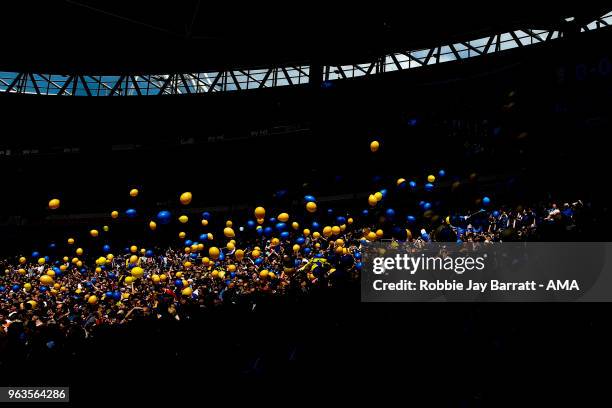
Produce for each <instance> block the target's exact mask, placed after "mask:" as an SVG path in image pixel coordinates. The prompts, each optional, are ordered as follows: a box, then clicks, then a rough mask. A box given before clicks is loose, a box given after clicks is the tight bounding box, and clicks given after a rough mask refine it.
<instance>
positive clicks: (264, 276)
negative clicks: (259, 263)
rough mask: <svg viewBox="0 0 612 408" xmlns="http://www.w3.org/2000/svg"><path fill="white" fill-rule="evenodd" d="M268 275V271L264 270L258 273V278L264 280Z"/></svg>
mask: <svg viewBox="0 0 612 408" xmlns="http://www.w3.org/2000/svg"><path fill="white" fill-rule="evenodd" d="M268 273H269V272H268V270H267V269H264V270H263V271H261V272H259V277H260V278H261V279H266V278H267V277H268Z"/></svg>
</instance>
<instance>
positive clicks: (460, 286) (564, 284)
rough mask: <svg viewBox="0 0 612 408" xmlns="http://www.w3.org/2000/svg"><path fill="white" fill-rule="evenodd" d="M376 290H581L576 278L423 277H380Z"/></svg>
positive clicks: (376, 281)
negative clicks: (461, 279) (385, 279)
mask: <svg viewBox="0 0 612 408" xmlns="http://www.w3.org/2000/svg"><path fill="white" fill-rule="evenodd" d="M373 287H374V290H377V291H394V290H405V291H417V290H419V291H439V290H445V291H477V292H486V291H487V290H490V291H536V290H553V291H558V290H566V291H575V290H576V291H577V290H580V285H579V284H578V282H577V281H576V280H553V279H551V280H549V281H548V282H546V283H538V282H536V281H524V282H502V281H499V280H490V281H489V282H476V281H473V280H471V279H470V280H469V281H468V282H467V284H465V283H463V282H458V281H456V280H454V279H453V280H452V281H451V280H436V281H429V280H427V279H421V280H419V281H418V282H417V281H409V280H406V279H403V280H401V281H398V282H383V281H382V280H380V279H378V280H375V281H374V282H373Z"/></svg>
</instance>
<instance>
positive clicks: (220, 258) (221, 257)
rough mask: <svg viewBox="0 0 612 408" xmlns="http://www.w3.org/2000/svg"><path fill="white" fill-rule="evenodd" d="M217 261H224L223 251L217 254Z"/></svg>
mask: <svg viewBox="0 0 612 408" xmlns="http://www.w3.org/2000/svg"><path fill="white" fill-rule="evenodd" d="M219 260H220V261H224V260H225V253H223V251H221V252H220V253H219Z"/></svg>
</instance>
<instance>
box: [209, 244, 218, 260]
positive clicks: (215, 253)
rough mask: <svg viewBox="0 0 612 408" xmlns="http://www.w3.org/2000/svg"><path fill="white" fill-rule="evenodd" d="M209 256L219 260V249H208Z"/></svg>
mask: <svg viewBox="0 0 612 408" xmlns="http://www.w3.org/2000/svg"><path fill="white" fill-rule="evenodd" d="M208 256H210V257H211V258H212V259H217V258H219V248H217V247H210V248H208Z"/></svg>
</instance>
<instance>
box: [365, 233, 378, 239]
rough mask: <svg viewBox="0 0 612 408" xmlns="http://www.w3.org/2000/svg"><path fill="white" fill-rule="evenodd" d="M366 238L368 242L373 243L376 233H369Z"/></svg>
mask: <svg viewBox="0 0 612 408" xmlns="http://www.w3.org/2000/svg"><path fill="white" fill-rule="evenodd" d="M366 238H367V240H368V241H375V240H376V233H375V232H374V231H370V232H369V233H368V235H367V237H366Z"/></svg>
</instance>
